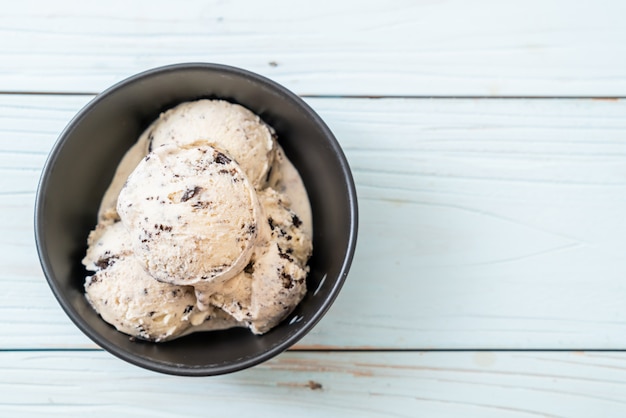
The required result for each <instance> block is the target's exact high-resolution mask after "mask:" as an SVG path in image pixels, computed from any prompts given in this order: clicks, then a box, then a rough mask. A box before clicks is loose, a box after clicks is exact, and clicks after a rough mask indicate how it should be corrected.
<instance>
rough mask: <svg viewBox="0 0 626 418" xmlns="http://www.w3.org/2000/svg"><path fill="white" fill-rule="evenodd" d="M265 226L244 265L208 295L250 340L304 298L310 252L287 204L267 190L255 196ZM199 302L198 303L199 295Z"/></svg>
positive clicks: (285, 200)
mask: <svg viewBox="0 0 626 418" xmlns="http://www.w3.org/2000/svg"><path fill="white" fill-rule="evenodd" d="M259 201H260V202H261V205H262V207H263V209H264V215H265V218H264V219H263V220H264V221H266V222H263V223H262V225H261V228H260V231H259V235H260V239H259V244H258V246H257V247H256V250H255V252H254V253H253V254H252V257H251V260H250V263H249V264H248V265H247V267H246V268H245V269H244V271H242V272H241V273H239V275H237V276H236V277H234V278H232V279H231V280H229V281H228V282H227V283H225V284H224V286H223V287H222V288H221V289H219V290H218V291H216V292H214V293H212V294H210V295H208V301H209V303H210V305H211V306H217V307H220V308H222V309H223V310H224V311H225V312H227V313H228V314H230V315H231V316H232V317H233V318H235V319H236V320H238V321H241V322H243V323H245V324H246V325H247V326H248V327H249V328H250V329H251V330H252V332H254V333H255V334H263V333H265V332H267V331H268V330H269V329H271V328H272V327H274V326H275V325H276V324H277V323H278V322H279V321H280V320H281V319H282V318H283V317H284V316H285V314H287V313H289V312H290V311H291V309H292V308H293V307H294V306H295V305H297V304H298V302H299V301H300V300H301V299H302V297H303V296H304V294H305V293H306V283H305V279H306V275H307V271H308V269H307V267H306V260H308V257H309V255H310V253H311V251H312V245H311V240H310V238H309V237H308V236H307V235H306V234H305V233H303V232H302V230H301V229H300V226H301V224H302V221H301V220H300V218H299V217H298V215H297V214H296V213H295V212H293V211H292V210H290V209H289V201H288V200H287V198H286V196H285V195H282V194H280V193H278V192H276V191H275V190H273V189H271V188H267V189H265V190H263V191H261V192H260V193H259ZM199 299H203V297H202V295H200V296H199Z"/></svg>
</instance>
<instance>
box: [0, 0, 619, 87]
mask: <svg viewBox="0 0 626 418" xmlns="http://www.w3.org/2000/svg"><path fill="white" fill-rule="evenodd" d="M624 15H626V6H625V4H624V3H623V2H616V1H611V0H595V1H590V0H579V1H576V2H571V1H566V0H559V1H550V2H545V1H541V0H529V1H514V2H510V1H509V2H499V1H493V0H480V1H473V2H466V1H462V0H453V1H445V2H414V1H393V2H381V1H369V0H368V1H341V2H337V1H321V2H320V1H316V2H311V3H301V4H299V5H298V6H297V7H295V6H294V5H293V3H292V2H290V1H287V0H266V1H264V2H251V1H248V2H243V3H241V2H237V1H232V0H231V1H221V0H220V1H218V0H213V1H204V0H189V1H185V4H184V6H181V7H172V6H171V3H170V2H165V1H163V0H160V1H145V0H142V1H133V2H128V1H123V0H110V1H107V2H95V3H94V2H76V1H71V0H60V1H54V2H49V1H44V0H29V1H22V2H10V3H7V4H6V7H5V8H4V10H3V12H2V14H1V15H0V31H1V33H2V36H1V37H0V90H2V91H63V92H68V91H70V92H80V91H82V92H84V91H87V92H98V91H101V90H103V89H104V88H106V87H108V86H109V85H111V84H113V83H114V82H117V81H119V80H121V79H122V78H125V77H127V76H129V75H131V74H134V73H136V72H139V71H142V70H145V69H148V68H152V67H155V66H159V65H164V64H171V63H176V62H188V61H205V62H218V63H223V64H230V65H235V66H240V67H244V68H248V69H250V70H252V71H256V72H259V73H261V74H264V75H266V76H269V77H271V78H273V79H275V80H277V81H279V82H281V83H283V84H285V85H286V86H287V87H289V88H291V89H293V90H294V91H296V92H297V93H299V94H318V95H319V94H323V95H338V94H356V95H424V96H431V95H447V96H462V95H473V96H475V95H479V96H484V95H488V96H501V95H503V96H576V95H579V96H580V95H584V96H615V95H621V96H624V95H626V51H625V49H624V48H623V39H624V38H625V36H626V28H625V27H624V25H623V19H622V17H623V16H624Z"/></svg>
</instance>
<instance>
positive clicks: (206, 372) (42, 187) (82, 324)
mask: <svg viewBox="0 0 626 418" xmlns="http://www.w3.org/2000/svg"><path fill="white" fill-rule="evenodd" d="M194 69H195V70H208V71H211V72H222V73H228V74H233V75H236V76H240V77H242V78H244V79H251V80H252V81H254V82H256V83H258V84H261V85H264V86H265V87H268V88H269V89H270V90H274V91H277V92H278V93H280V94H282V95H283V96H284V97H285V98H286V99H288V100H289V101H291V102H292V103H293V104H295V105H296V106H298V107H300V108H301V109H302V110H303V111H304V112H305V113H306V114H307V116H308V117H309V118H311V119H312V120H313V121H314V122H315V124H316V125H317V126H318V127H319V128H320V129H321V130H322V132H323V134H324V136H325V137H326V138H327V140H328V143H329V145H330V146H331V148H332V151H333V153H334V154H335V155H337V159H338V161H339V165H340V169H341V172H342V175H343V179H344V181H345V183H346V186H347V191H348V195H347V201H348V205H349V236H348V245H347V248H346V255H345V257H344V259H343V262H342V265H341V268H340V270H339V274H338V277H337V280H336V281H335V283H334V284H333V287H332V288H331V289H330V292H329V295H328V297H327V298H325V299H324V300H323V301H322V304H321V306H320V308H319V309H318V310H316V311H315V312H314V313H313V314H312V316H311V317H310V319H309V320H308V321H307V323H306V324H304V325H303V326H302V327H301V328H299V329H298V330H297V331H296V332H294V333H293V334H291V335H289V336H288V337H286V338H285V339H284V340H283V341H281V342H280V343H278V344H276V345H274V346H272V347H271V348H270V349H268V350H267V351H264V352H262V353H260V354H258V355H257V354H255V355H253V356H249V357H247V358H245V359H243V360H241V361H237V362H236V363H228V364H221V365H218V366H186V365H181V364H171V363H164V362H155V361H152V360H149V359H146V358H144V357H142V356H139V355H135V354H133V353H132V352H129V351H127V350H124V349H120V348H118V347H117V346H115V345H114V344H112V343H110V342H109V340H108V339H107V338H105V337H104V336H102V335H101V334H100V333H98V332H97V331H96V330H94V329H93V328H92V327H91V326H90V325H89V324H88V323H87V321H85V320H83V318H82V316H81V315H80V313H79V312H77V311H76V310H75V309H74V308H73V306H72V304H71V303H70V301H69V300H68V299H67V298H66V297H65V296H64V294H63V292H62V290H61V288H60V287H61V286H60V285H59V284H58V282H57V280H56V278H55V276H54V274H53V272H52V267H51V263H50V259H49V257H48V253H47V251H46V248H45V246H44V245H43V243H44V242H45V241H46V232H45V227H44V222H43V219H44V213H45V191H46V190H47V188H48V182H49V178H50V176H51V174H52V171H53V169H54V167H55V165H56V162H57V160H58V158H59V155H60V153H61V151H62V149H63V147H64V145H65V143H66V142H67V140H68V138H69V136H70V134H71V132H72V131H73V130H74V129H75V127H76V125H78V124H79V123H80V122H81V120H82V119H83V118H84V117H85V116H86V115H88V114H89V113H90V112H91V111H92V109H93V108H95V107H96V106H98V104H99V103H100V102H101V101H102V100H104V99H106V98H107V97H108V96H109V95H111V94H113V93H115V92H117V91H118V90H121V89H123V88H125V87H126V86H128V85H131V84H134V83H136V82H139V81H141V80H143V79H146V78H150V77H153V76H156V75H161V74H165V73H169V72H176V71H181V70H194ZM358 217H359V216H358V201H357V193H356V187H355V184H354V179H353V176H352V172H351V170H350V167H349V164H348V161H347V159H346V156H345V154H344V152H343V150H342V149H341V147H340V145H339V143H338V141H337V139H336V138H335V136H334V135H333V133H332V132H331V130H330V129H329V128H328V126H327V125H326V123H325V122H324V121H323V120H322V119H321V117H320V116H319V115H318V114H317V113H316V112H315V111H314V110H313V109H312V108H311V107H310V106H309V105H308V104H307V103H306V102H305V101H304V100H303V99H302V98H300V97H299V96H298V95H296V94H295V93H293V92H291V91H290V90H288V89H287V88H286V87H284V86H282V85H280V84H278V83H277V82H275V81H273V80H270V79H269V78H266V77H264V76H262V75H259V74H256V73H253V72H251V71H248V70H244V69H242V68H238V67H233V66H230V65H224V64H216V63H206V62H189V63H178V64H170V65H165V66H160V67H155V68H151V69H148V70H145V71H142V72H140V73H137V74H135V75H132V76H130V77H127V78H125V79H123V80H121V81H119V82H117V83H115V84H113V85H112V86H111V87H109V88H107V89H105V90H104V91H102V92H101V93H99V94H97V95H96V96H95V97H94V98H93V99H92V100H91V101H89V102H88V103H87V104H86V105H84V106H83V107H82V108H81V109H80V110H79V112H78V113H77V114H76V115H75V116H74V117H73V118H72V119H71V120H70V121H69V122H68V124H67V125H66V126H65V128H64V129H63V130H62V131H61V133H60V134H59V136H58V138H57V140H56V141H55V143H54V145H53V146H52V149H51V151H50V153H49V155H48V157H47V159H46V162H45V163H44V166H43V169H42V172H41V176H40V178H39V182H38V186H37V191H36V195H35V207H34V232H35V243H36V248H37V254H38V257H39V261H40V265H41V268H42V270H43V273H44V276H45V278H46V280H47V282H48V285H49V286H50V288H51V289H52V292H53V294H54V296H55V298H56V299H57V301H58V302H59V304H60V305H61V307H62V309H63V310H64V311H65V313H66V315H67V316H68V317H69V318H70V319H71V320H72V322H73V323H74V324H75V325H76V326H77V327H78V328H79V329H80V330H81V331H82V332H83V334H85V335H86V336H87V337H89V338H90V339H91V340H92V341H93V342H95V343H96V344H97V345H98V346H100V347H102V348H104V349H105V350H106V351H108V352H109V353H111V354H113V355H115V356H116V357H118V358H120V359H122V360H125V361H127V362H129V363H131V364H134V365H136V366H139V367H143V368H145V369H148V370H152V371H156V372H160V373H165V374H172V375H179V376H213V375H221V374H226V373H231V372H236V371H239V370H243V369H246V368H249V367H252V366H255V365H257V364H260V363H262V362H265V361H267V360H269V359H270V358H273V357H275V356H276V355H278V354H280V353H281V352H283V351H285V350H286V349H288V348H289V347H291V346H292V345H294V344H295V343H297V342H298V341H299V340H300V339H302V338H303V337H304V336H305V335H306V334H308V333H309V331H310V330H311V329H312V328H313V327H314V326H315V325H316V324H317V323H318V322H319V321H320V320H321V318H322V317H323V316H324V315H325V314H326V313H327V311H328V310H329V309H330V307H331V305H332V304H333V303H334V301H335V299H336V298H337V296H338V294H339V291H340V290H341V288H342V287H343V284H344V282H345V280H346V277H347V275H348V271H349V269H350V266H351V264H352V260H353V258H354V253H355V250H356V242H357V235H358Z"/></svg>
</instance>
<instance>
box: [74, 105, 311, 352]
mask: <svg viewBox="0 0 626 418" xmlns="http://www.w3.org/2000/svg"><path fill="white" fill-rule="evenodd" d="M98 221H99V222H98V225H97V226H96V228H95V229H94V231H92V233H91V235H90V238H89V242H88V245H89V249H88V251H87V254H86V256H85V259H84V260H83V263H84V264H85V266H86V268H87V269H88V270H91V271H94V272H95V273H94V274H93V275H90V276H88V277H87V279H86V281H85V290H86V296H87V299H88V300H89V302H90V303H91V305H92V306H93V307H94V309H95V310H96V311H97V312H98V313H100V315H101V316H102V318H103V319H104V320H105V321H107V322H109V323H110V324H112V325H114V326H115V327H116V328H117V329H118V330H120V331H122V332H124V333H127V334H129V335H131V336H135V337H139V338H143V339H148V340H152V341H165V340H168V339H172V338H176V337H179V336H181V335H186V334H188V333H191V332H195V331H199V330H202V331H204V330H214V329H223V328H228V327H233V326H246V327H248V328H250V330H251V331H252V332H253V333H255V334H263V333H265V332H267V331H269V330H270V329H271V328H272V327H274V326H276V325H277V324H278V323H279V322H280V321H281V320H282V319H284V318H285V317H286V315H288V314H289V313H290V312H291V311H292V310H293V309H294V308H295V306H296V305H297V304H298V303H299V302H300V301H301V300H302V298H303V297H304V294H305V293H306V275H307V273H308V266H307V262H308V259H309V257H310V255H311V252H312V238H311V237H312V224H311V213H310V205H309V202H308V197H307V195H306V191H305V189H304V185H303V183H302V180H301V179H300V176H299V175H298V173H297V171H296V170H295V168H294V167H293V165H292V164H291V163H290V161H289V160H288V159H287V158H286V156H285V154H284V152H283V151H282V149H281V147H280V145H278V143H276V142H275V138H274V133H273V130H272V129H271V128H270V127H269V126H267V125H266V124H265V123H263V121H261V120H260V119H259V118H258V116H256V115H254V114H253V113H252V112H250V111H249V110H247V109H245V108H243V107H241V106H239V105H233V104H230V103H228V102H224V101H216V100H200V101H196V102H188V103H183V104H181V105H179V106H177V107H175V108H173V109H170V110H168V111H167V112H165V113H163V114H162V115H161V117H160V118H159V119H157V120H156V121H155V122H154V123H152V124H151V125H150V126H149V127H148V128H147V129H146V130H145V131H144V133H143V134H142V135H141V136H140V138H139V140H138V142H137V143H136V144H135V145H134V146H133V147H132V148H131V149H130V150H129V152H128V153H127V154H126V156H125V157H124V159H123V160H122V162H121V163H120V166H119V167H118V169H117V171H116V174H115V177H114V179H113V181H112V183H111V185H110V187H109V189H108V190H107V192H106V193H105V196H104V198H103V201H102V204H101V207H100V211H99V216H98ZM112 301H113V303H111V302H112Z"/></svg>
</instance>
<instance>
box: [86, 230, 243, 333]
mask: <svg viewBox="0 0 626 418" xmlns="http://www.w3.org/2000/svg"><path fill="white" fill-rule="evenodd" d="M83 263H85V264H86V266H87V268H88V269H90V270H93V271H95V274H94V275H92V276H89V277H88V278H87V279H86V281H85V294H86V297H87V300H88V301H89V302H90V303H91V305H92V306H93V307H94V308H95V309H96V311H97V312H98V313H99V314H100V316H101V317H102V318H103V319H104V320H105V321H107V322H109V323H110V324H112V325H114V326H115V327H116V328H117V329H118V330H120V331H122V332H124V333H126V334H130V335H133V336H136V337H139V338H142V339H145V340H152V341H164V340H167V339H172V338H174V337H177V336H180V335H182V334H183V333H184V332H185V331H186V330H187V329H188V328H190V327H192V326H199V325H201V324H203V326H204V327H205V328H206V329H209V328H210V329H223V328H229V327H233V326H238V325H239V323H238V322H237V321H236V320H234V319H233V318H232V317H230V316H228V315H225V314H224V313H223V312H221V311H220V310H219V309H215V308H213V309H211V310H205V311H200V310H199V309H198V308H197V306H196V298H195V294H194V289H193V287H191V286H176V285H171V284H168V283H162V282H159V281H157V280H154V279H153V278H152V276H150V275H149V274H148V273H146V271H145V270H144V269H143V268H142V266H141V265H140V264H139V262H138V261H137V260H136V258H135V257H133V252H132V249H131V247H130V245H129V235H128V232H127V231H126V229H125V228H124V226H123V225H122V223H120V222H116V223H111V224H108V225H107V224H100V225H99V227H98V228H97V229H96V230H95V231H94V232H93V233H92V234H91V236H90V246H89V250H88V252H87V255H86V256H85V259H84V260H83Z"/></svg>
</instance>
